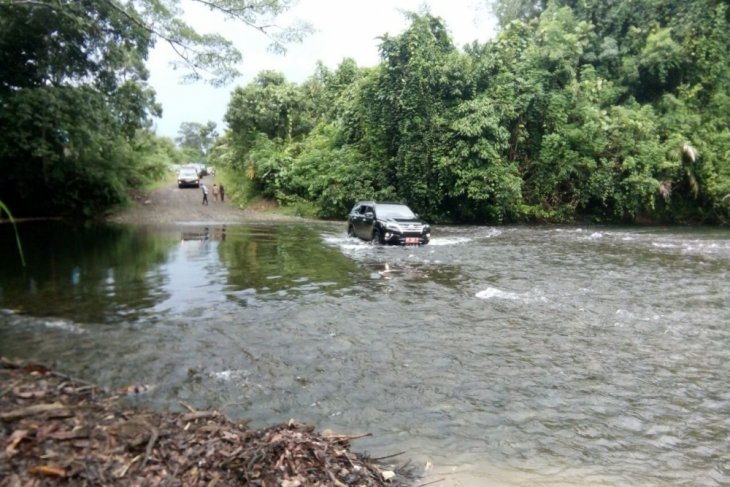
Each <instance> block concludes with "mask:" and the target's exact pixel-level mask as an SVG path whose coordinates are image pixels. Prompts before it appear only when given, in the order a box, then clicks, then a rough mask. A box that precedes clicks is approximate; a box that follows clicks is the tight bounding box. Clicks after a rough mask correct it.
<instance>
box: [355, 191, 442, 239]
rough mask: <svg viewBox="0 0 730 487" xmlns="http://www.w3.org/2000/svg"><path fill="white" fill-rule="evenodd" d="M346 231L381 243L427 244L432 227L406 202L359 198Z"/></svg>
mask: <svg viewBox="0 0 730 487" xmlns="http://www.w3.org/2000/svg"><path fill="white" fill-rule="evenodd" d="M347 234H348V235H349V236H351V237H358V238H360V239H362V240H368V241H371V242H373V243H379V244H390V245H425V244H427V243H428V242H429V240H431V226H430V225H429V224H428V223H426V222H424V221H423V220H421V219H420V218H419V217H418V215H416V214H415V213H413V211H412V210H411V209H410V208H408V206H406V205H404V204H401V203H390V202H384V203H377V202H375V201H358V202H357V203H355V206H353V207H352V210H351V211H350V214H349V216H348V218H347Z"/></svg>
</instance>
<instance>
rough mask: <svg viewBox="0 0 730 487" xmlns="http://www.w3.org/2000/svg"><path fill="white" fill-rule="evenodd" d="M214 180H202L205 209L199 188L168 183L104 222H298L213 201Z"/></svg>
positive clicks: (175, 182)
mask: <svg viewBox="0 0 730 487" xmlns="http://www.w3.org/2000/svg"><path fill="white" fill-rule="evenodd" d="M217 183H218V181H217V180H216V178H215V176H206V177H204V178H203V184H205V185H206V186H207V187H208V202H209V204H208V205H203V204H202V201H203V193H202V191H201V190H200V188H178V187H177V181H175V180H171V181H170V182H169V183H165V185H163V186H162V187H160V188H158V189H155V190H153V191H151V192H139V193H137V194H135V195H134V201H135V205H134V206H133V207H132V208H128V209H126V210H123V211H121V212H119V213H115V214H113V215H111V216H110V217H109V218H107V220H109V221H112V222H116V223H135V224H170V223H188V222H196V223H198V222H205V223H241V222H247V221H262V220H266V221H274V220H297V219H298V218H296V217H288V216H285V215H280V214H277V213H274V212H271V211H261V210H260V209H256V208H254V209H252V208H247V209H241V208H237V207H236V206H234V205H233V204H232V203H231V202H230V199H229V198H226V201H225V202H221V201H220V200H218V201H215V200H214V199H213V184H217Z"/></svg>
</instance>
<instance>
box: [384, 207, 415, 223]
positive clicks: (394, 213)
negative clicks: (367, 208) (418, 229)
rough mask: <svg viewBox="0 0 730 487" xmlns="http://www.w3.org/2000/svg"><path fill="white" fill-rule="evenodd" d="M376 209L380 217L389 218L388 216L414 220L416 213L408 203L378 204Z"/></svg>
mask: <svg viewBox="0 0 730 487" xmlns="http://www.w3.org/2000/svg"><path fill="white" fill-rule="evenodd" d="M375 211H376V213H377V215H378V218H382V219H385V220H387V219H388V218H394V219H403V220H413V219H414V218H416V215H414V214H413V212H412V211H411V209H410V208H408V207H407V206H406V205H377V206H376V208H375Z"/></svg>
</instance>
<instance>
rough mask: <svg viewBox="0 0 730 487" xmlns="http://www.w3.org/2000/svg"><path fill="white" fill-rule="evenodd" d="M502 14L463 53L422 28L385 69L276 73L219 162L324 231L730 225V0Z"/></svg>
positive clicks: (390, 43) (387, 48) (391, 54)
mask: <svg viewBox="0 0 730 487" xmlns="http://www.w3.org/2000/svg"><path fill="white" fill-rule="evenodd" d="M495 10H496V12H497V13H498V14H499V17H500V20H501V22H502V29H501V31H500V33H499V34H498V36H497V37H496V38H495V39H494V40H492V41H490V42H487V43H484V44H480V43H476V42H475V43H472V44H471V45H468V46H466V47H465V48H464V49H463V50H461V51H460V50H458V49H457V48H456V47H455V46H454V45H453V43H452V41H451V38H450V35H449V33H448V30H447V26H446V25H444V23H443V21H442V20H441V19H439V18H436V17H433V16H432V15H430V14H428V13H422V14H410V27H409V28H408V29H407V30H406V31H405V32H404V33H402V34H401V35H398V36H393V37H391V36H388V35H386V36H384V37H383V38H382V39H381V44H380V52H381V58H382V62H381V63H380V64H379V65H378V66H376V67H374V68H359V67H357V66H356V64H355V63H354V62H353V61H352V60H344V61H343V62H342V63H341V64H340V66H339V67H338V68H337V69H335V70H333V71H331V70H328V69H327V68H325V67H323V66H319V67H318V68H317V70H316V73H315V74H314V75H313V76H312V77H311V78H310V79H308V80H307V81H306V82H304V83H302V84H299V85H297V84H294V83H290V82H287V80H286V79H285V78H284V77H283V76H282V75H281V74H278V73H273V72H262V73H261V74H260V75H259V76H258V77H257V79H255V80H254V81H253V82H252V83H250V84H248V85H247V86H244V87H240V88H237V89H236V90H235V91H234V93H233V95H232V99H231V101H230V105H229V108H228V112H227V114H226V122H227V123H228V130H227V132H226V133H225V134H224V136H223V137H222V138H221V139H220V143H219V145H218V147H217V149H216V151H215V155H216V158H217V159H218V162H217V164H219V165H224V166H225V167H227V168H229V169H230V170H231V171H232V172H234V173H236V174H239V175H245V176H246V177H245V178H243V180H244V181H245V184H246V186H247V188H246V190H247V191H248V193H249V194H251V195H264V196H269V197H274V198H276V199H277V200H278V201H279V202H281V203H284V204H289V205H292V204H293V205H299V206H300V207H301V208H302V211H313V212H315V213H316V214H317V215H319V216H322V217H334V218H342V217H343V216H344V215H345V214H346V213H347V211H348V210H349V207H350V206H351V205H352V203H353V202H354V201H355V200H356V199H361V198H376V199H398V200H403V201H406V202H408V203H409V204H410V205H411V206H413V207H414V208H415V209H416V210H417V211H418V212H419V213H421V214H423V215H425V216H427V217H429V218H431V219H434V220H436V221H462V222H463V221H469V222H510V221H571V220H575V219H588V220H591V221H601V222H624V221H669V222H705V223H709V222H724V223H727V222H728V220H729V218H730V161H729V160H728V159H729V157H730V130H729V126H728V121H729V118H728V113H730V97H729V95H730V93H729V92H728V88H729V87H730V85H729V81H730V78H729V74H730V73H729V71H728V67H729V66H730V63H729V62H728V61H729V60H730V29H728V26H729V25H728V20H729V19H730V12H728V6H727V4H726V3H725V2H720V1H711V0H699V1H693V2H683V1H679V0H644V1H639V2H636V1H634V2H631V1H628V0H627V1H617V2H605V1H603V0H583V1H581V2H576V1H570V0H554V1H548V2H546V3H545V4H543V3H542V2H533V1H529V2H525V1H518V0H512V1H510V0H503V1H501V2H497V8H496V9H495Z"/></svg>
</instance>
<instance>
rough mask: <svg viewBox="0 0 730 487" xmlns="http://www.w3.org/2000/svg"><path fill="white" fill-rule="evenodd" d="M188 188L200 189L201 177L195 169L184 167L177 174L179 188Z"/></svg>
mask: <svg viewBox="0 0 730 487" xmlns="http://www.w3.org/2000/svg"><path fill="white" fill-rule="evenodd" d="M186 186H192V187H194V188H199V187H200V176H199V175H198V171H197V170H196V169H195V168H194V167H184V168H182V169H180V172H178V173H177V187H178V188H184V187H186Z"/></svg>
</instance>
